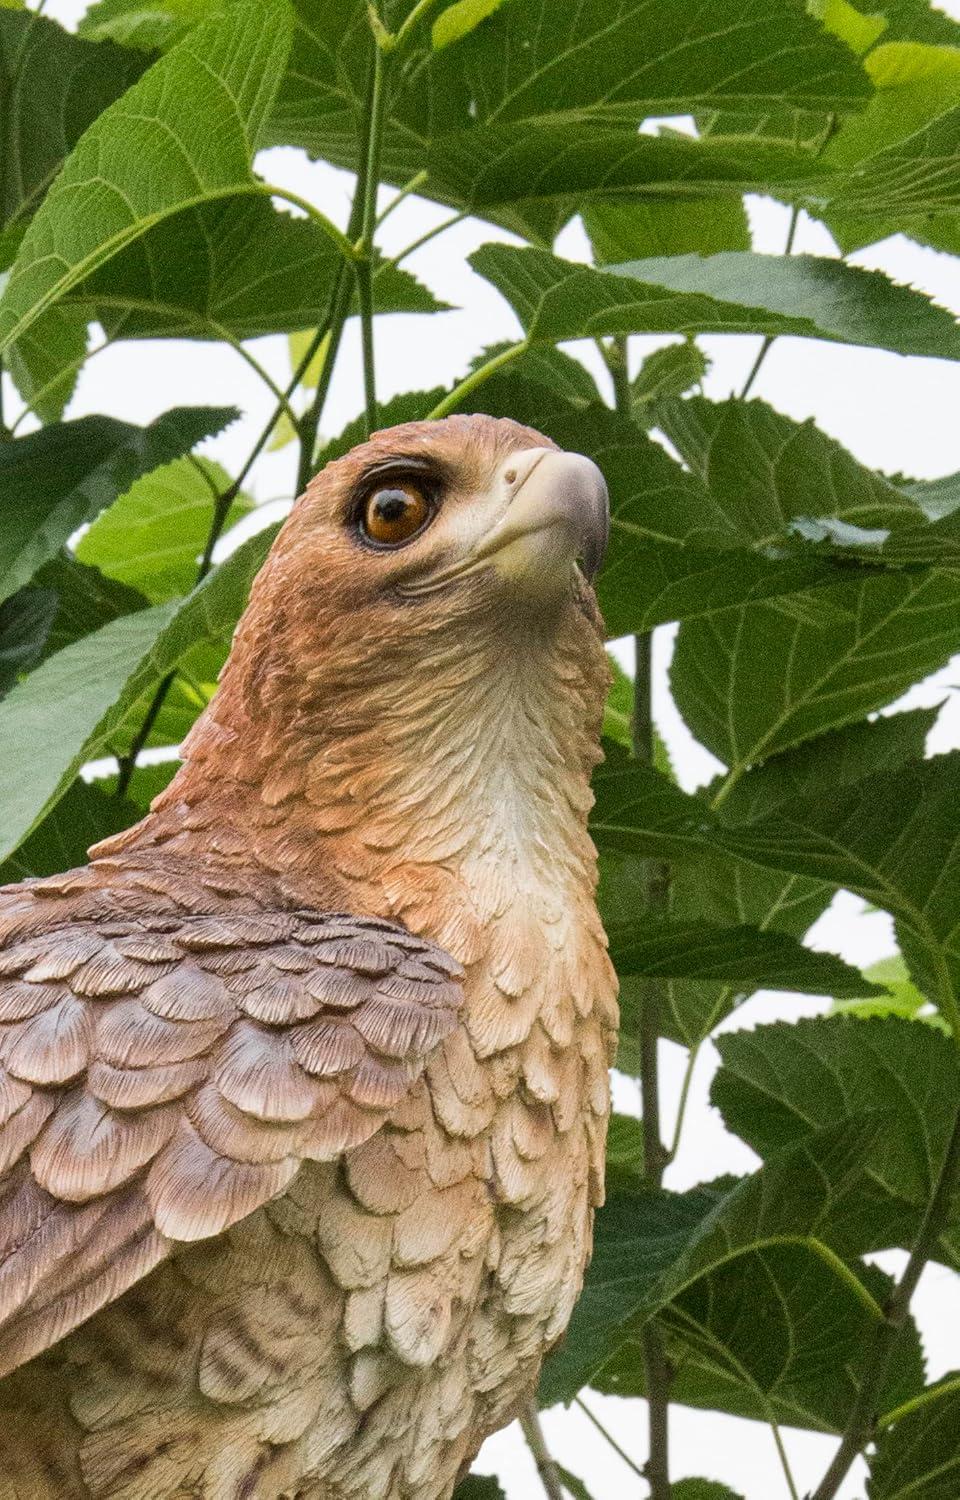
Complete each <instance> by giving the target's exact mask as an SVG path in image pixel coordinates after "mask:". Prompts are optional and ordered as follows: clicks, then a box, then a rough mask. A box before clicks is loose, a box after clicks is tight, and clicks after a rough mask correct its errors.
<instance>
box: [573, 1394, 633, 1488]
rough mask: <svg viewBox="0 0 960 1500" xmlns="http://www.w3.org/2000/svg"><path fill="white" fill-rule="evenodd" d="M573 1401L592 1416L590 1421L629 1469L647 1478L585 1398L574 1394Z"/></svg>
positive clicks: (587, 1414)
mask: <svg viewBox="0 0 960 1500" xmlns="http://www.w3.org/2000/svg"><path fill="white" fill-rule="evenodd" d="M573 1401H574V1405H575V1406H579V1408H580V1410H581V1411H582V1412H583V1414H584V1416H586V1417H589V1418H590V1421H591V1422H592V1423H593V1425H594V1427H595V1428H596V1429H597V1431H598V1432H599V1433H600V1434H601V1436H602V1437H605V1438H606V1440H607V1442H608V1443H609V1444H610V1447H611V1448H612V1449H613V1451H614V1453H616V1454H617V1456H618V1457H619V1458H622V1459H623V1462H624V1463H625V1464H626V1466H627V1468H628V1469H632V1470H633V1472H634V1474H636V1475H638V1476H639V1478H641V1479H646V1477H647V1476H646V1474H644V1472H643V1470H642V1469H641V1467H640V1465H639V1464H637V1463H634V1461H633V1459H632V1458H631V1457H630V1455H629V1453H627V1452H626V1451H625V1450H624V1449H623V1448H621V1447H620V1444H619V1443H618V1442H617V1440H616V1438H615V1437H614V1436H613V1434H612V1433H610V1432H608V1431H607V1429H606V1428H605V1427H604V1425H603V1423H602V1422H601V1421H600V1418H599V1417H597V1416H594V1414H593V1412H592V1411H591V1410H590V1408H589V1406H588V1405H587V1403H586V1402H585V1401H584V1400H583V1398H582V1397H581V1396H574V1398H573Z"/></svg>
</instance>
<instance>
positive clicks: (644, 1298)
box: [540, 1120, 879, 1405]
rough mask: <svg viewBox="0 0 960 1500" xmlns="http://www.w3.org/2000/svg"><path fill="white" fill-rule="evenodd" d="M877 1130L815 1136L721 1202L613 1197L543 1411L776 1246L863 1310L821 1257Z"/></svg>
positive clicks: (714, 1198)
mask: <svg viewBox="0 0 960 1500" xmlns="http://www.w3.org/2000/svg"><path fill="white" fill-rule="evenodd" d="M878 1130H879V1126H878V1123H877V1121H876V1120H872V1121H866V1122H862V1123H860V1124H858V1125H855V1126H851V1125H850V1124H847V1125H845V1126H844V1127H843V1129H842V1130H839V1131H837V1130H832V1131H818V1132H816V1133H815V1134H812V1135H810V1136H806V1137H804V1138H803V1139H802V1140H801V1141H800V1142H799V1144H798V1145H797V1146H796V1147H795V1148H794V1149H792V1150H790V1151H785V1152H781V1153H780V1154H779V1155H778V1156H777V1157H776V1158H775V1159H774V1160H773V1161H770V1162H768V1163H767V1164H766V1165H765V1166H764V1167H762V1168H761V1170H760V1171H759V1172H756V1173H754V1174H753V1176H751V1177H747V1178H744V1179H743V1180H742V1181H741V1182H739V1183H738V1184H737V1185H736V1186H735V1187H733V1188H732V1189H731V1190H730V1191H728V1192H726V1193H717V1192H714V1191H711V1190H710V1189H706V1188H697V1189H694V1190H693V1191H692V1192H690V1193H686V1194H678V1195H673V1194H670V1193H663V1192H661V1193H657V1192H653V1191H647V1192H642V1193H624V1194H615V1195H614V1196H613V1197H612V1198H611V1199H610V1201H609V1202H608V1204H607V1205H606V1207H605V1208H603V1209H602V1210H601V1211H600V1212H599V1213H598V1215H597V1219H596V1225H595V1233H594V1252H593V1260H592V1262H591V1266H590V1271H589V1274H588V1277H587V1281H586V1285H585V1287H584V1291H583V1295H582V1296H581V1298H580V1301H579V1303H578V1304H577V1307H576V1308H575V1309H574V1314H573V1318H572V1320H571V1323H570V1327H569V1329H568V1332H567V1338H566V1340H565V1342H564V1344H563V1345H562V1347H561V1348H560V1349H559V1350H557V1351H556V1352H555V1353H554V1354H552V1355H551V1356H550V1358H549V1359H548V1361H547V1363H546V1364H545V1366H544V1370H543V1375H542V1376H541V1382H540V1399H541V1401H542V1403H543V1404H544V1405H551V1404H552V1403H553V1402H555V1401H568V1400H570V1399H571V1398H572V1397H573V1396H574V1395H575V1394H576V1392H577V1391H578V1390H579V1389H580V1387H581V1386H582V1385H583V1384H584V1383H585V1382H586V1381H588V1380H590V1379H591V1378H592V1377H593V1376H594V1375H595V1374H596V1372H597V1371H598V1370H600V1369H601V1368H602V1367H603V1366H604V1365H606V1364H607V1363H608V1361H609V1360H610V1359H611V1358H612V1356H613V1355H614V1354H615V1353H616V1351H617V1349H618V1348H619V1347H621V1346H622V1344H623V1342H624V1340H625V1339H626V1338H627V1337H629V1336H630V1335H631V1334H633V1333H635V1332H636V1331H637V1329H638V1328H639V1327H640V1326H642V1324H643V1322H644V1321H646V1320H647V1319H649V1318H650V1317H652V1316H653V1315H654V1314H655V1313H656V1312H658V1311H659V1310H660V1309H662V1308H663V1307H664V1306H666V1304H668V1303H670V1302H672V1301H673V1300H674V1299H675V1298H677V1297H679V1296H680V1295H681V1294H682V1293H683V1292H685V1291H687V1290H688V1289H689V1288H690V1287H692V1286H694V1285H695V1284H696V1283H697V1282H698V1281H699V1280H700V1279H701V1278H702V1277H704V1276H708V1275H710V1274H712V1273H713V1272H715V1271H716V1270H717V1269H718V1268H719V1267H721V1266H724V1265H726V1264H728V1263H730V1262H732V1261H735V1260H737V1259H738V1258H739V1257H741V1256H743V1255H749V1254H751V1253H753V1252H755V1251H758V1250H764V1249H766V1248H768V1247H772V1246H778V1245H781V1244H784V1243H789V1244H791V1245H795V1246H798V1247H800V1248H803V1249H805V1251H806V1253H807V1254H816V1255H819V1256H820V1258H821V1259H823V1258H824V1257H826V1262H827V1264H829V1265H831V1266H832V1267H833V1269H834V1273H835V1275H836V1280H835V1283H834V1287H833V1292H834V1297H835V1298H836V1299H837V1301H838V1302H839V1300H840V1299H841V1297H844V1298H845V1297H851V1298H854V1299H855V1300H856V1301H857V1302H858V1304H859V1305H860V1306H861V1307H862V1306H863V1297H862V1295H861V1293H860V1292H859V1291H858V1290H857V1283H856V1279H855V1278H852V1277H849V1276H847V1275H845V1274H844V1273H843V1271H842V1268H840V1267H838V1266H837V1264H836V1262H835V1261H834V1259H833V1258H832V1255H831V1253H830V1250H829V1242H830V1240H831V1239H832V1238H833V1236H834V1234H835V1232H836V1231H835V1228H834V1226H833V1223H832V1216H833V1212H834V1209H835V1207H836V1205H837V1204H838V1203H839V1202H841V1200H842V1199H843V1198H844V1197H845V1196H847V1195H848V1194H849V1192H850V1189H851V1187H852V1186H853V1185H854V1183H855V1182H857V1181H858V1180H859V1179H860V1178H861V1177H862V1175H863V1170H864V1164H865V1162H866V1160H867V1159H868V1157H869V1154H870V1152H871V1150H872V1149H873V1147H874V1145H875V1142H876V1139H877V1134H878Z"/></svg>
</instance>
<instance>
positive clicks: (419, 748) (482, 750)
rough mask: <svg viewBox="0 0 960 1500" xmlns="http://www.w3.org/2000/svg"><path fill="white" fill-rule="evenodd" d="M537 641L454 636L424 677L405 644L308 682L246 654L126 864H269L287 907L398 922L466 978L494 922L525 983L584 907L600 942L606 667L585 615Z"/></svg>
mask: <svg viewBox="0 0 960 1500" xmlns="http://www.w3.org/2000/svg"><path fill="white" fill-rule="evenodd" d="M522 624H523V631H522V638H521V635H520V633H519V632H518V628H517V622H516V621H513V622H504V623H503V625H501V624H500V623H499V622H490V626H489V628H488V629H486V630H485V631H478V630H477V629H476V628H475V629H474V631H473V633H472V635H471V636H470V637H469V638H468V639H467V638H465V633H463V632H458V631H455V630H449V629H447V630H438V631H437V632H436V633H435V634H434V635H432V636H430V637H428V638H427V639H426V641H425V640H424V638H423V637H422V636H421V637H420V638H418V640H417V641H416V642H415V643H413V644H415V647H416V654H415V656H413V655H412V654H411V659H410V660H406V658H405V651H406V650H407V649H408V648H407V647H405V645H404V643H403V642H402V641H396V640H393V639H391V640H387V639H384V640H383V641H380V642H376V641H375V642H370V641H369V640H367V641H366V646H365V653H366V654H365V656H364V658H363V659H362V660H360V659H357V657H356V656H354V657H353V658H352V659H351V657H350V656H349V655H348V654H347V653H346V651H342V652H340V653H338V651H337V650H333V649H329V642H328V649H326V650H325V651H324V650H320V649H319V646H318V649H317V650H316V651H315V652H312V653H310V655H309V656H308V657H307V660H309V661H312V662H315V663H316V666H315V667H311V668H310V669H309V670H304V667H303V660H304V656H303V650H302V645H301V647H300V648H299V652H298V655H297V657H296V658H295V659H294V657H293V656H291V655H290V654H284V652H283V649H282V642H278V641H276V640H267V639H266V638H262V639H261V640H260V641H258V642H257V643H256V649H252V648H251V649H247V645H246V643H244V642H243V641H240V642H238V645H239V647H240V649H239V650H238V649H237V647H236V646H235V649H234V653H233V655H232V657H231V661H230V664H229V666H228V668H227V670H226V672H225V674H224V678H223V681H222V683H221V687H220V689H219V691H218V693H217V695H216V697H215V699H214V700H213V703H212V704H211V706H210V708H209V709H208V710H207V712H206V714H205V715H204V716H203V718H202V720H201V721H199V723H198V725H197V726H196V728H195V729H194V731H193V733H192V734H191V736H190V738H189V740H188V741H187V743H186V745H185V747H184V754H185V763H184V765H183V767H182V768H181V770H180V771H179V773H178V775H177V776H176V777H175V779H174V781H173V782H172V783H171V785H170V787H169V788H168V789H167V791H166V792H165V793H164V794H163V795H162V796H161V798H160V799H159V800H158V802H156V803H155V804H154V811H153V812H152V813H151V815H150V816H149V817H148V819H147V820H146V821H145V822H144V823H143V824H141V825H139V828H138V829H137V830H135V831H133V832H132V833H131V834H128V835H125V836H124V835H122V836H121V840H120V841H117V842H115V843H114V845H113V846H111V847H110V848H109V851H108V852H110V853H111V854H114V853H116V852H117V850H118V849H119V848H121V847H122V848H123V850H124V851H125V853H126V854H128V855H130V856H133V857H136V858H137V859H139V858H142V856H143V852H144V846H145V845H149V846H152V847H153V848H154V849H156V848H157V846H163V848H164V850H165V854H166V855H167V856H169V857H173V858H176V859H177V860H178V861H179V860H185V861H187V862H194V861H197V860H201V859H202V860H204V861H209V860H211V859H212V860H214V861H219V862H222V863H224V864H227V865H229V864H231V863H232V864H234V865H236V866H237V867H240V866H246V867H249V866H250V865H251V864H254V865H256V867H257V869H258V870H259V871H260V872H262V875H263V878H264V881H269V882H271V883H272V888H273V889H274V890H276V891H277V892H278V893H279V895H280V897H281V899H283V900H284V901H288V902H293V903H296V904H302V905H309V906H316V907H324V906H326V907H331V906H332V907H334V908H339V909H347V910H350V911H353V912H356V913H358V914H364V913H367V914H375V915H380V916H392V917H394V918H395V919H397V920H399V921H402V922H403V923H405V924H406V925H407V926H408V927H409V928H411V929H412V930H414V931H416V932H420V933H423V934H425V935H429V936H430V937H432V938H433V939H434V940H436V941H438V942H440V943H441V944H442V945H444V946H445V947H446V948H447V949H448V950H449V951H451V952H452V953H453V954H454V955H455V956H456V957H457V958H458V959H460V960H461V962H464V963H467V964H470V963H471V962H473V961H474V960H475V959H476V958H477V957H478V956H479V954H480V952H481V950H482V949H483V946H484V943H486V942H488V941H489V934H490V930H491V924H493V925H494V926H495V927H496V929H497V932H498V933H499V938H498V941H499V942H500V945H501V947H502V949H503V955H502V956H503V962H504V964H505V965H507V967H509V966H510V964H511V963H513V964H514V967H515V966H516V963H517V962H519V959H516V957H515V956H514V957H513V958H511V954H512V953H513V951H514V950H515V949H517V948H518V946H520V945H521V944H523V943H524V942H525V941H526V947H527V948H528V950H529V948H530V944H529V923H530V920H531V915H532V917H533V919H534V920H535V922H536V923H539V924H540V930H541V932H542V933H548V934H553V935H554V937H555V935H556V933H557V931H558V929H557V923H558V922H559V921H560V920H561V917H562V914H563V913H564V912H567V911H569V910H570V909H571V900H572V901H573V903H574V905H575V906H576V908H577V910H578V911H580V912H581V914H582V918H583V921H584V922H585V923H586V924H587V925H588V926H590V927H591V930H592V931H593V932H594V936H595V937H596V936H597V935H598V934H599V926H598V923H597V920H596V916H595V912H594V909H593V894H594V888H595V865H596V857H595V852H594V850H593V846H592V844H591V842H590V839H589V836H588V834H587V826H586V824H587V814H588V811H589V808H590V805H591V802H592V797H591V793H590V789H589V779H590V774H591V771H592V769H593V766H594V765H595V763H596V761H597V760H598V759H599V751H598V744H597V741H598V731H599V725H600V721H601V717H602V711H603V701H604V696H605V691H606V686H607V682H608V666H607V659H606V655H605V652H604V650H603V646H602V643H601V639H600V636H599V633H598V631H597V629H596V619H595V616H594V615H593V614H592V606H590V605H588V604H587V603H586V602H585V601H584V600H577V601H572V602H571V603H570V605H569V607H568V608H567V609H566V610H565V611H564V612H563V614H562V616H561V617H560V618H550V619H545V620H539V621H538V620H534V619H532V618H531V617H526V619H525V620H524V621H523V622H522ZM361 637H362V632H357V633H354V634H353V635H352V637H351V640H352V641H354V642H355V641H356V640H357V639H358V638H361ZM301 639H302V638H301ZM411 649H412V648H411ZM521 915H522V916H523V922H524V923H525V924H526V926H525V929H524V930H525V931H526V933H527V938H526V940H525V939H524V937H523V935H522V934H521V932H520V929H519V927H518V925H517V924H518V922H519V921H520V916H521ZM552 940H553V938H551V941H552ZM598 940H599V938H598Z"/></svg>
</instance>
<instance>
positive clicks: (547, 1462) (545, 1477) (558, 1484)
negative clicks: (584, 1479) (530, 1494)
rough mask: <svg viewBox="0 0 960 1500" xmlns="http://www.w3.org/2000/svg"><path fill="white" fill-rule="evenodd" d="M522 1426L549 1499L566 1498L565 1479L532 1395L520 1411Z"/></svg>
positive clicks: (562, 1499) (558, 1499)
mask: <svg viewBox="0 0 960 1500" xmlns="http://www.w3.org/2000/svg"><path fill="white" fill-rule="evenodd" d="M520 1426H521V1427H522V1428H523V1435H524V1437H525V1438H526V1440H527V1447H528V1448H529V1449H530V1452H531V1453H532V1454H533V1461H534V1463H535V1464H536V1466H537V1473H538V1474H539V1475H540V1481H541V1483H542V1484H543V1488H544V1491H545V1492H546V1494H547V1495H548V1496H549V1500H564V1493H563V1480H562V1479H561V1478H560V1471H559V1469H558V1468H557V1464H556V1460H555V1459H554V1457H553V1454H552V1453H551V1452H550V1449H549V1448H548V1447H547V1440H546V1438H545V1437H544V1435H543V1428H542V1426H541V1425H540V1413H539V1412H538V1410H537V1403H536V1401H535V1400H534V1399H533V1397H532V1396H531V1397H530V1400H529V1401H528V1402H527V1404H526V1406H525V1407H524V1408H523V1411H522V1412H521V1413H520Z"/></svg>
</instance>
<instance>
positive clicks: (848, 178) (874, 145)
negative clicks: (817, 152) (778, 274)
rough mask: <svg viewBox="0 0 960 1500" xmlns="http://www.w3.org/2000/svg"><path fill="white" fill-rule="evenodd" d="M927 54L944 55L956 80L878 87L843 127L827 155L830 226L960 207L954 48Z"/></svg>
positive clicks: (959, 125)
mask: <svg viewBox="0 0 960 1500" xmlns="http://www.w3.org/2000/svg"><path fill="white" fill-rule="evenodd" d="M878 50H879V51H880V52H882V53H888V52H889V51H890V49H888V48H886V47H883V48H880V49H878ZM930 52H942V53H943V54H945V60H946V61H949V63H950V64H952V69H953V76H952V77H951V76H947V77H946V78H944V77H937V76H932V77H931V78H929V79H928V80H923V79H921V80H919V81H917V82H915V83H904V84H901V85H900V86H899V87H896V88H883V89H880V90H879V91H878V92H877V94H876V96H875V97H874V99H873V100H872V101H871V103H870V106H869V107H868V109H867V110H866V112H865V113H864V115H863V116H862V118H860V119H858V120H857V121H855V122H853V121H851V122H849V123H848V124H846V125H845V126H844V127H843V129H842V130H841V131H840V132H838V134H837V135H836V136H835V137H834V139H833V140H832V141H831V142H830V144H829V146H828V147H827V149H826V151H825V152H824V154H823V158H822V160H823V163H824V165H825V167H827V168H828V169H829V170H830V172H831V174H832V175H831V176H830V177H828V178H827V179H826V182H827V187H826V195H827V197H828V200H829V209H828V216H829V218H830V219H831V221H832V219H833V218H834V216H835V215H838V214H839V215H841V216H849V217H854V218H857V217H860V218H865V217H868V216H872V217H875V218H882V219H886V218H895V219H896V218H901V217H904V216H909V215H912V214H937V213H944V212H952V211H955V210H956V209H957V207H958V206H960V169H958V166H957V150H958V143H960V102H958V89H957V78H958V74H960V69H958V67H957V59H956V56H955V55H954V50H953V49H947V48H943V49H930ZM898 55H899V56H901V57H902V52H901V51H900V50H899V49H898ZM943 71H945V72H946V71H948V70H947V69H946V68H944V69H943ZM841 224H842V219H841ZM879 232H880V233H883V232H884V229H883V228H882V227H880V229H879ZM885 232H887V233H889V232H890V231H889V229H886V231H885Z"/></svg>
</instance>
